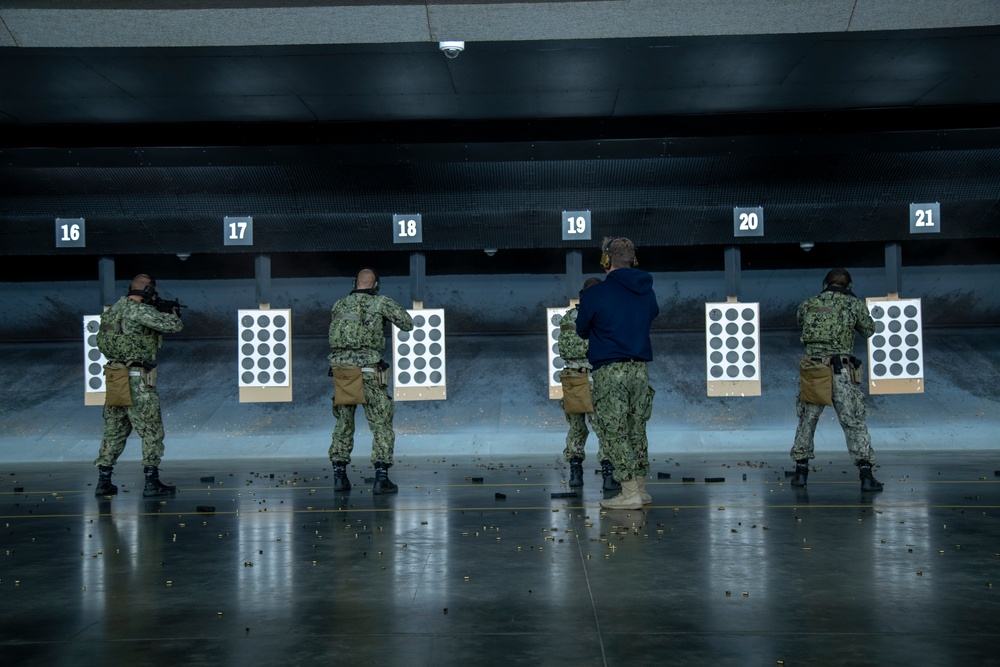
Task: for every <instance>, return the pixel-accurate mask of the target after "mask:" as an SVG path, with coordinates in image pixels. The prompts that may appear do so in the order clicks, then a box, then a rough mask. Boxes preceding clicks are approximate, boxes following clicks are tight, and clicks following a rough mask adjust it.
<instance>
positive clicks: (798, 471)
mask: <svg viewBox="0 0 1000 667" xmlns="http://www.w3.org/2000/svg"><path fill="white" fill-rule="evenodd" d="M808 479H809V459H799V460H798V461H796V462H795V477H793V478H792V486H805V485H806V481H807V480H808Z"/></svg>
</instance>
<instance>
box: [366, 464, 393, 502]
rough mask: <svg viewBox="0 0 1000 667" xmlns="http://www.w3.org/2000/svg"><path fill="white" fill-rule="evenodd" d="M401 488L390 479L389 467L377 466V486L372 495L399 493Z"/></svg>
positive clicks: (375, 485) (384, 465) (374, 486)
mask: <svg viewBox="0 0 1000 667" xmlns="http://www.w3.org/2000/svg"><path fill="white" fill-rule="evenodd" d="M398 492H399V487H398V486H396V485H395V484H393V483H392V480H391V479H389V466H387V465H386V464H385V463H376V464H375V484H374V485H373V486H372V493H373V494H375V495H376V496H378V495H382V494H384V493H398Z"/></svg>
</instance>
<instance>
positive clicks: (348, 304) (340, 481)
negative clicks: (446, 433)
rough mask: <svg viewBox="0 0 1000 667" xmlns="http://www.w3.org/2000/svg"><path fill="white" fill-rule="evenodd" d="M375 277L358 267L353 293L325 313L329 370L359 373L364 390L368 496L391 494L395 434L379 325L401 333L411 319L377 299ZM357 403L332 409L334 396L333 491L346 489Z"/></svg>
mask: <svg viewBox="0 0 1000 667" xmlns="http://www.w3.org/2000/svg"><path fill="white" fill-rule="evenodd" d="M378 289H379V279H378V276H377V275H376V274H375V272H374V271H372V270H371V269H362V270H361V271H360V272H359V273H358V275H357V277H356V278H355V279H354V290H353V291H352V292H351V293H350V294H349V295H347V296H346V297H344V298H343V299H341V300H340V301H338V302H337V303H335V304H334V305H333V308H332V309H330V347H331V349H332V352H331V353H330V356H329V359H330V368H331V370H352V369H358V368H360V369H361V378H362V384H363V386H364V400H365V403H364V407H365V417H366V418H367V419H368V426H369V427H370V428H371V431H372V464H374V466H375V484H374V486H373V487H372V493H375V494H384V493H396V492H397V491H398V490H399V487H397V486H396V485H395V484H393V483H392V481H391V480H390V479H389V468H391V467H392V463H393V449H394V446H395V442H396V434H395V432H394V431H393V429H392V415H393V402H392V397H391V396H390V395H389V390H388V384H389V379H388V370H387V369H388V364H386V363H385V362H384V361H383V360H382V352H383V350H384V349H385V331H384V327H385V323H386V322H392V323H393V324H395V325H396V326H397V327H399V328H400V329H402V330H403V331H411V330H412V329H413V319H412V318H411V317H410V314H409V313H407V312H406V310H405V309H403V307H402V306H400V305H399V304H398V303H396V302H395V301H393V300H392V299H390V298H389V297H387V296H379V295H378ZM356 409H357V405H338V404H337V403H336V391H335V392H334V405H333V416H334V417H335V418H336V420H337V423H336V424H335V425H334V428H333V438H332V442H331V444H330V451H329V454H330V462H331V463H332V464H333V480H334V485H333V490H334V491H350V490H351V482H350V480H349V479H348V478H347V464H349V463H350V462H351V452H352V451H353V449H354V413H355V411H356Z"/></svg>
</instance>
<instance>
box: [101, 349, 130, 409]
mask: <svg viewBox="0 0 1000 667" xmlns="http://www.w3.org/2000/svg"><path fill="white" fill-rule="evenodd" d="M128 371H129V369H128V366H126V365H125V364H123V363H121V362H118V361H113V362H110V363H108V364H107V365H105V366H104V405H110V406H112V407H119V408H127V407H129V406H130V405H132V390H131V388H130V387H129V382H128Z"/></svg>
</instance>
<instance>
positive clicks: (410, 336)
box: [392, 308, 448, 401]
mask: <svg viewBox="0 0 1000 667" xmlns="http://www.w3.org/2000/svg"><path fill="white" fill-rule="evenodd" d="M406 312H408V313H409V314H410V317H412V318H413V330H412V331H402V330H400V329H399V327H397V326H396V325H393V327H392V383H393V396H394V398H395V399H396V400H397V401H442V400H444V399H446V398H448V388H447V383H446V379H447V375H446V373H445V368H446V365H445V347H444V309H442V308H421V309H412V310H411V309H407V311H406Z"/></svg>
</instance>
